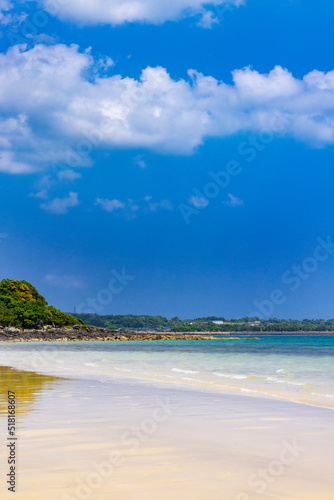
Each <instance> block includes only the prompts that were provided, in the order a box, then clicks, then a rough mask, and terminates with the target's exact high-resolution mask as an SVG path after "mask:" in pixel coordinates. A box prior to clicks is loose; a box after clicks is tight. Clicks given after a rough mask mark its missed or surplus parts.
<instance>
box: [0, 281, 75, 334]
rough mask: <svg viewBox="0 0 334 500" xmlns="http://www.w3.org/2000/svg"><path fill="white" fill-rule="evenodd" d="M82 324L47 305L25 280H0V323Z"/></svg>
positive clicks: (23, 325) (29, 325)
mask: <svg viewBox="0 0 334 500" xmlns="http://www.w3.org/2000/svg"><path fill="white" fill-rule="evenodd" d="M74 324H84V322H83V321H82V320H81V319H79V318H74V317H73V316H71V315H70V314H67V313H62V312H61V311H59V309H56V308H55V307H54V306H49V305H48V303H47V301H46V300H45V298H44V297H43V296H42V295H40V294H39V293H38V291H37V290H36V288H35V287H34V286H33V285H32V284H31V283H28V282H27V281H24V280H21V281H18V280H9V279H4V280H2V281H0V325H1V326H14V327H16V328H31V329H33V328H41V327H42V326H45V325H52V326H67V325H74Z"/></svg>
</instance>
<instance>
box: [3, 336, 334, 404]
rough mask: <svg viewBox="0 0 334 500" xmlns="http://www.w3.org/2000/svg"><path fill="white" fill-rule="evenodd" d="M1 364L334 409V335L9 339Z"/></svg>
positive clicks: (61, 373)
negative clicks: (196, 387) (162, 383)
mask: <svg viewBox="0 0 334 500" xmlns="http://www.w3.org/2000/svg"><path fill="white" fill-rule="evenodd" d="M0 365H4V366H14V367H16V368H19V369H24V370H34V371H38V372H41V373H47V374H50V375H60V376H70V377H75V378H89V379H96V380H103V381H107V380H108V379H109V378H110V377H114V376H115V375H121V376H123V377H132V378H144V379H155V380H159V381H166V382H172V383H183V384H190V385H200V386H202V387H210V388H212V389H216V390H224V389H232V390H237V391H242V392H245V393H248V394H254V395H261V394H262V395H263V396H268V395H271V396H276V397H283V398H287V399H291V400H295V401H299V402H304V403H309V404H315V405H319V406H327V407H332V408H334V336H319V337H316V336H298V337H296V336H288V337H283V336H272V337H261V338H259V340H253V339H252V340H251V339H247V338H243V337H240V340H218V341H215V340H203V341H152V342H131V341H128V342H125V341H124V342H55V343H49V342H45V343H13V344H7V343H1V344H0Z"/></svg>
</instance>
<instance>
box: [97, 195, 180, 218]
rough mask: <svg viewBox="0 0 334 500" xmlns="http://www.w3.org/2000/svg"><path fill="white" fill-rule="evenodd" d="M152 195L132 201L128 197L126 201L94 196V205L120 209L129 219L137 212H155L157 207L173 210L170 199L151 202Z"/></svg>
mask: <svg viewBox="0 0 334 500" xmlns="http://www.w3.org/2000/svg"><path fill="white" fill-rule="evenodd" d="M151 200H152V196H145V197H144V200H139V201H136V202H135V201H134V200H131V199H128V200H127V201H126V202H123V201H120V200H116V199H114V200H108V199H107V198H96V200H95V205H100V206H101V207H102V208H103V210H105V211H106V212H114V211H115V210H122V213H123V214H124V215H125V216H126V217H127V218H130V219H133V218H134V217H136V216H137V212H138V213H139V214H145V213H146V214H147V213H149V212H156V211H157V210H158V209H163V210H173V205H172V203H171V202H170V200H162V201H157V202H152V201H151ZM143 201H144V203H143Z"/></svg>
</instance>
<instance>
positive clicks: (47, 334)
mask: <svg viewBox="0 0 334 500" xmlns="http://www.w3.org/2000/svg"><path fill="white" fill-rule="evenodd" d="M272 336H281V337H284V336H297V337H299V336H310V337H319V336H334V331H323V332H309V331H306V332H282V331H272V332H269V331H267V332H265V331H261V332H258V331H242V332H240V331H233V332H223V331H222V332H155V331H136V332H119V331H117V330H107V329H105V328H98V327H93V326H87V327H86V328H81V327H78V326H75V327H74V328H66V327H64V328H48V329H46V330H35V329H34V330H22V331H21V330H19V329H17V328H13V327H9V328H2V329H1V327H0V342H57V341H60V342H66V341H72V342H89V341H93V342H105V341H163V340H176V341H182V340H192V341H193V340H240V338H243V339H246V340H258V338H259V337H272Z"/></svg>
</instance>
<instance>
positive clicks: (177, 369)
mask: <svg viewBox="0 0 334 500" xmlns="http://www.w3.org/2000/svg"><path fill="white" fill-rule="evenodd" d="M171 371H172V372H180V373H198V372H196V371H194V370H182V369H181V368H172V369H171Z"/></svg>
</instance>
